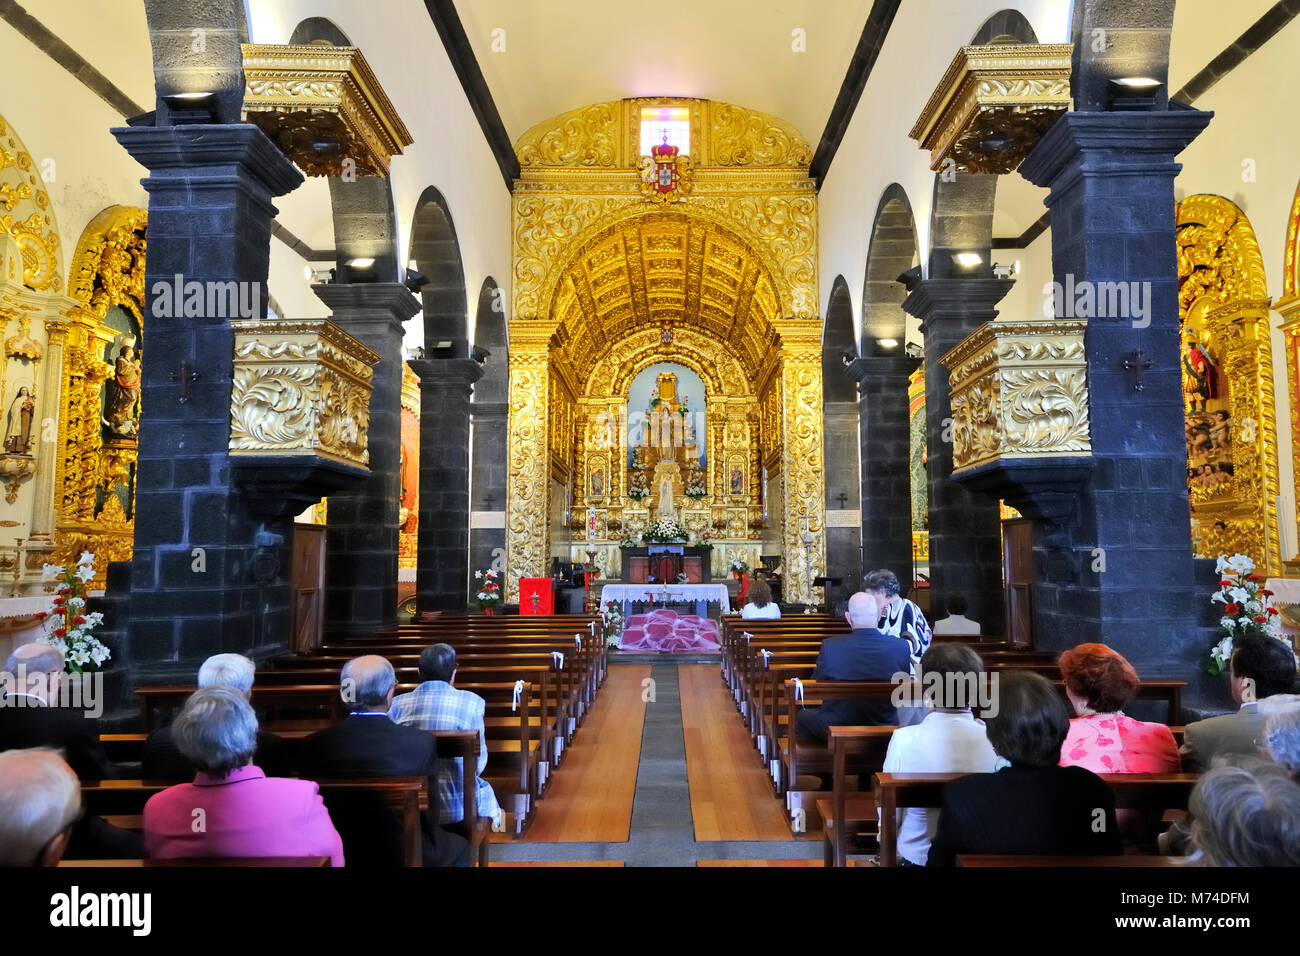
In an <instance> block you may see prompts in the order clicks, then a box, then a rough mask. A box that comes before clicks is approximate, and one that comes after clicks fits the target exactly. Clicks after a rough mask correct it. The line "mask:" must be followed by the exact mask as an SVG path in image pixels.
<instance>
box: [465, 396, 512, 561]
mask: <svg viewBox="0 0 1300 956" xmlns="http://www.w3.org/2000/svg"><path fill="white" fill-rule="evenodd" d="M486 381H487V377H486V376H485V377H484V382H486ZM482 384H483V383H479V385H476V386H474V398H475V401H473V402H471V403H470V409H471V413H472V415H473V419H474V451H473V480H472V483H471V488H472V489H473V496H474V497H473V500H472V501H471V502H470V511H471V512H478V513H479V514H480V515H481V516H484V517H486V518H489V519H490V520H488V521H485V522H484V524H485V525H487V524H495V523H496V519H499V520H500V522H501V526H500V527H486V526H485V527H479V528H471V529H470V532H469V554H470V567H472V568H475V569H477V570H486V569H487V568H490V567H491V566H492V562H493V559H494V557H497V556H500V557H501V560H502V567H504V566H505V565H504V561H505V546H506V529H505V511H506V451H507V449H508V448H509V428H508V427H507V418H508V412H509V406H507V405H506V403H505V402H504V401H496V402H493V401H486V402H480V401H478V399H479V398H480V397H482V396H480V394H479V391H480V389H481V388H482Z"/></svg>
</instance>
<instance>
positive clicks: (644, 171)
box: [641, 136, 694, 205]
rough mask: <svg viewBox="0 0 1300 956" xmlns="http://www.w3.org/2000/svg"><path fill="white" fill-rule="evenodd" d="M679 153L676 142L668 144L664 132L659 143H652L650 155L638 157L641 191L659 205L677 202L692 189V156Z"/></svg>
mask: <svg viewBox="0 0 1300 956" xmlns="http://www.w3.org/2000/svg"><path fill="white" fill-rule="evenodd" d="M678 153H679V150H678V148H677V147H676V146H670V145H668V137H667V136H665V137H664V141H663V143H662V144H661V145H659V146H653V147H651V149H650V155H649V156H642V157H641V195H643V196H645V197H646V198H647V199H649V200H650V201H651V202H655V203H659V204H661V205H662V204H664V203H670V202H677V200H679V199H681V198H682V197H683V196H685V195H686V194H687V193H689V192H690V191H691V187H692V186H693V185H694V182H693V179H694V170H693V168H692V166H691V159H690V157H689V156H680V155H678Z"/></svg>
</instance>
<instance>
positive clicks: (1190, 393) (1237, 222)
mask: <svg viewBox="0 0 1300 956" xmlns="http://www.w3.org/2000/svg"><path fill="white" fill-rule="evenodd" d="M1177 227H1178V232H1177V236H1178V309H1179V318H1180V321H1181V326H1182V332H1183V337H1182V354H1181V355H1180V357H1179V364H1180V368H1181V373H1182V378H1183V395H1184V415H1185V421H1186V432H1187V493H1188V499H1189V501H1190V503H1191V511H1192V541H1193V547H1194V549H1195V552H1196V555H1197V557H1202V558H1211V557H1218V556H1219V555H1221V554H1235V553H1238V552H1240V553H1242V554H1247V555H1249V556H1250V557H1251V558H1253V559H1254V560H1255V562H1256V565H1257V566H1258V567H1259V568H1260V573H1261V574H1279V573H1281V570H1282V554H1281V548H1280V545H1279V540H1278V520H1277V497H1278V457H1277V456H1278V448H1277V425H1276V421H1275V419H1276V413H1275V411H1274V401H1273V352H1272V345H1271V342H1270V334H1271V331H1270V329H1269V321H1268V315H1269V304H1270V303H1269V296H1268V286H1267V283H1266V281H1265V275H1264V260H1263V257H1262V256H1261V255H1260V251H1259V244H1258V243H1257V242H1256V240H1255V234H1254V230H1253V229H1251V226H1250V222H1249V220H1247V219H1246V216H1245V214H1244V213H1242V212H1241V210H1240V209H1238V208H1237V207H1236V206H1235V205H1234V204H1233V203H1231V202H1230V201H1228V200H1227V199H1224V198H1222V197H1220V196H1209V195H1197V196H1189V197H1187V198H1186V199H1184V200H1183V201H1182V202H1180V203H1179V204H1178V212H1177Z"/></svg>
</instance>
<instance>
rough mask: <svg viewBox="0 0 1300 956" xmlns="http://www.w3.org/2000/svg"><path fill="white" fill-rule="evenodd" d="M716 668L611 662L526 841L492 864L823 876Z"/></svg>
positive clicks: (507, 845)
mask: <svg viewBox="0 0 1300 956" xmlns="http://www.w3.org/2000/svg"><path fill="white" fill-rule="evenodd" d="M783 807H784V804H783V803H782V801H781V800H779V799H778V798H777V797H776V796H775V795H774V794H773V792H772V787H771V785H770V783H769V782H768V778H767V775H766V773H765V772H764V770H763V767H762V765H761V763H760V761H759V759H758V756H757V754H756V753H755V751H754V749H753V747H751V746H750V741H749V734H748V733H747V732H746V731H745V728H744V726H743V724H742V723H741V720H740V717H739V714H738V713H737V711H736V708H735V705H734V704H733V703H732V701H731V698H730V697H729V695H728V694H727V691H726V688H725V687H724V686H723V684H722V681H721V678H720V676H719V671H718V667H717V665H716V664H681V665H679V664H676V663H673V662H671V661H666V662H664V663H662V664H660V663H655V664H654V665H653V666H646V665H645V664H642V663H635V664H631V663H629V664H620V663H619V661H618V658H617V656H615V657H613V658H612V659H611V661H610V668H609V677H608V679H607V681H606V683H605V685H604V687H602V688H601V691H600V694H599V695H598V697H597V699H596V703H595V706H594V707H593V708H592V711H591V714H590V715H589V716H588V717H587V719H586V721H585V722H584V723H583V725H582V726H581V727H580V728H579V730H578V733H577V736H576V737H575V739H574V743H573V745H572V747H571V748H570V750H569V751H568V752H567V753H566V755H565V759H564V761H563V763H562V764H561V765H560V769H559V770H558V771H556V773H555V776H554V782H553V783H552V785H551V788H550V790H549V791H548V792H547V794H546V796H545V797H544V798H543V799H542V800H541V801H540V802H539V803H538V810H537V819H536V820H535V821H534V823H533V825H532V827H531V828H530V830H529V833H528V835H527V836H526V837H525V838H524V840H522V841H519V842H510V841H508V840H502V841H501V842H495V843H494V844H493V847H492V858H493V863H494V865H495V864H496V863H498V862H499V863H502V864H506V865H533V866H544V865H547V864H548V863H565V864H567V865H575V864H576V865H581V864H582V863H592V864H597V863H599V864H600V865H605V866H609V865H615V866H617V865H620V864H625V865H627V866H694V865H702V866H733V865H743V866H763V865H778V866H809V865H819V864H820V860H821V841H820V839H819V838H818V837H817V836H815V835H812V836H803V837H800V838H798V839H795V838H793V837H792V836H791V834H790V828H789V825H788V824H787V822H786V819H785V814H784V809H783Z"/></svg>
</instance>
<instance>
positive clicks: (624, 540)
mask: <svg viewBox="0 0 1300 956" xmlns="http://www.w3.org/2000/svg"><path fill="white" fill-rule="evenodd" d="M618 546H619V547H620V548H635V547H636V546H637V540H636V538H634V537H632V536H631V535H630V534H625V535H623V537H621V538H619V539H618Z"/></svg>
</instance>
